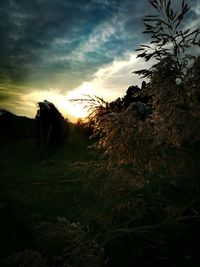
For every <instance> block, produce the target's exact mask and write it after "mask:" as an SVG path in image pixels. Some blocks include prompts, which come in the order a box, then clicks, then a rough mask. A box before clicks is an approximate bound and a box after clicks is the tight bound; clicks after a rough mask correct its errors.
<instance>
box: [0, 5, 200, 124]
mask: <svg viewBox="0 0 200 267" xmlns="http://www.w3.org/2000/svg"><path fill="white" fill-rule="evenodd" d="M172 3H173V4H174V5H175V6H177V5H178V4H181V1H180V0H172ZM187 3H188V4H189V5H190V7H191V9H190V11H189V12H188V14H187V18H186V23H187V26H188V25H189V26H191V27H192V26H196V25H198V24H199V23H200V2H199V0H188V1H187ZM152 12H153V10H152V7H151V6H150V4H149V3H148V0H140V1H136V0H0V20H1V23H0V108H4V109H7V110H9V111H11V112H13V113H15V114H17V115H23V116H28V117H35V115H36V111H37V102H39V101H43V100H44V99H46V100H48V101H50V102H53V103H54V104H55V105H56V107H57V108H58V109H59V110H60V111H61V112H62V114H63V115H64V116H65V117H68V118H69V119H70V120H72V121H75V120H76V118H79V117H83V116H86V115H87V111H86V110H84V109H83V108H82V107H80V106H77V104H76V105H75V103H72V102H71V101H70V99H74V98H82V96H83V95H84V94H87V95H91V96H93V95H98V96H100V97H103V98H104V99H105V100H107V101H112V100H115V99H116V98H117V97H120V96H123V95H124V94H125V92H126V90H127V88H128V87H129V86H131V85H136V84H137V85H139V86H140V84H141V82H142V81H141V79H140V77H139V76H137V75H135V74H133V73H132V72H133V71H135V70H138V69H140V68H143V67H148V66H150V65H149V64H150V63H145V62H143V61H141V59H138V58H137V53H136V52H135V49H136V48H138V47H139V45H140V44H144V43H148V41H149V39H148V38H149V37H148V36H146V35H144V34H142V31H143V30H144V25H143V22H142V19H143V18H144V16H145V15H149V14H152Z"/></svg>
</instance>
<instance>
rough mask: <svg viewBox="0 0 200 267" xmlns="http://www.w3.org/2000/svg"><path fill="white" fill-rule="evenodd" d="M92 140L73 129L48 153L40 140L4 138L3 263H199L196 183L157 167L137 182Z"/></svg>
mask: <svg viewBox="0 0 200 267" xmlns="http://www.w3.org/2000/svg"><path fill="white" fill-rule="evenodd" d="M90 144H91V141H90V140H89V139H87V138H86V137H84V136H83V135H80V134H79V133H77V132H75V131H74V130H73V132H71V134H70V137H69V138H68V139H67V140H66V141H65V143H64V144H63V145H62V147H61V148H60V149H58V150H57V151H56V152H55V153H53V154H52V155H51V156H50V157H48V158H47V159H41V158H40V153H39V150H38V146H37V142H36V140H35V139H26V140H23V141H19V142H13V143H8V144H4V145H2V147H1V150H0V167H1V168H0V177H1V179H0V191H1V192H0V239H1V240H0V244H1V248H0V257H1V261H0V266H5V267H6V266H20V267H21V266H27V267H28V266H35V267H43V266H45V267H49V266H51V267H53V266H59V267H64V266H70V267H71V266H72V267H78V266H88V267H93V266H94V267H96V266H104V265H105V264H106V266H119V267H122V266H127V267H128V266H132V264H136V266H137V265H138V264H140V266H161V265H162V266H174V267H175V266H199V265H198V264H199V253H198V251H199V238H198V237H199V235H200V233H199V230H198V229H199V227H198V225H199V219H198V218H199V215H198V210H199V189H198V187H196V186H194V185H193V183H190V181H187V177H186V180H185V181H184V180H183V177H173V176H170V177H169V176H168V177H167V176H166V174H165V173H164V172H162V171H161V170H160V171H159V172H157V173H154V175H153V176H152V177H151V176H149V175H148V177H146V180H149V181H150V182H147V183H146V185H145V186H142V187H141V188H140V186H137V189H135V184H137V183H139V182H138V181H139V180H137V179H136V178H134V175H133V173H132V174H130V170H129V166H125V168H124V170H122V169H116V170H117V171H116V170H115V169H112V168H111V169H110V170H109V171H108V170H106V168H104V167H103V168H102V166H104V165H101V163H102V162H103V161H102V160H99V155H98V154H97V152H94V151H92V150H90V149H88V146H89V145H90ZM102 164H103V163H102ZM124 171H125V172H124ZM130 175H131V176H130ZM91 255H92V256H91Z"/></svg>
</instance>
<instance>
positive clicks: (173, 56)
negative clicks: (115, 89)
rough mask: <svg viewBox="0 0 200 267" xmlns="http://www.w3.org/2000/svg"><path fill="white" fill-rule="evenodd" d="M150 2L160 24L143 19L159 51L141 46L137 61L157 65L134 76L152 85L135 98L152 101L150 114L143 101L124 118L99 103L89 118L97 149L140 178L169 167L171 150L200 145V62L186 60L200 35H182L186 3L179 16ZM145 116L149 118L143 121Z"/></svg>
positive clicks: (185, 32) (151, 18)
mask: <svg viewBox="0 0 200 267" xmlns="http://www.w3.org/2000/svg"><path fill="white" fill-rule="evenodd" d="M149 2H150V4H151V5H152V6H153V7H154V8H155V9H156V11H158V12H159V13H160V15H162V18H158V17H157V16H147V18H146V19H145V26H146V27H147V28H148V30H147V31H145V33H151V39H152V42H151V43H152V44H153V45H155V44H156V46H155V47H154V50H155V51H153V52H152V51H151V50H150V46H142V48H141V49H142V50H144V49H145V52H144V53H141V54H139V56H140V57H144V58H145V59H146V60H149V59H150V58H152V57H155V58H156V59H157V60H158V62H157V63H156V64H155V65H153V66H152V67H151V68H150V69H149V70H144V71H143V70H142V71H138V72H136V73H138V74H142V75H144V76H145V77H150V82H149V83H148V85H147V86H145V88H144V89H143V90H141V91H140V92H138V93H137V94H138V95H143V96H146V97H151V99H152V113H147V112H146V111H145V110H147V105H146V104H145V103H143V102H141V100H140V101H138V102H137V103H133V104H132V105H130V106H129V107H128V108H126V109H122V111H121V112H116V111H115V110H110V105H109V103H106V102H105V101H101V103H100V104H99V105H97V104H98V103H96V106H95V105H93V111H92V113H91V114H90V116H89V121H90V122H91V121H93V124H94V135H96V136H99V137H100V138H99V142H98V143H97V147H98V148H101V149H103V151H104V154H105V155H106V156H109V159H110V162H116V163H118V164H121V163H131V164H133V165H134V166H135V167H136V168H138V170H140V172H141V170H143V171H144V170H145V169H146V170H153V169H155V168H158V166H159V165H165V166H167V153H168V150H170V149H172V148H176V149H177V150H178V149H184V148H185V145H186V144H187V145H186V146H187V148H188V144H189V146H190V145H191V144H194V143H195V142H197V141H198V140H200V136H199V133H200V123H199V121H200V118H199V100H200V98H199V92H200V75H199V62H200V58H199V57H197V58H195V57H193V63H191V62H189V59H190V58H191V57H188V54H187V48H189V47H190V46H191V45H193V44H194V45H196V44H199V43H198V40H197V38H198V36H199V30H191V31H190V30H182V29H180V27H181V22H182V19H183V17H184V15H185V14H186V13H187V11H188V10H189V7H188V5H187V4H185V3H184V2H183V3H182V9H181V12H180V13H177V12H175V11H174V10H173V9H172V7H171V2H170V1H168V0H166V1H149ZM148 23H150V24H151V25H150V24H148ZM154 24H155V25H154ZM166 47H167V48H166ZM189 63H190V64H189ZM194 73H195V74H194ZM185 74H187V75H185ZM180 78H181V79H180ZM177 81H178V82H177ZM99 99H100V98H99ZM99 99H98V100H99ZM94 102H95V100H94ZM144 112H146V114H147V116H146V117H145V118H144V119H141V118H142V116H141V115H142V114H143V113H144ZM183 129H184V131H183Z"/></svg>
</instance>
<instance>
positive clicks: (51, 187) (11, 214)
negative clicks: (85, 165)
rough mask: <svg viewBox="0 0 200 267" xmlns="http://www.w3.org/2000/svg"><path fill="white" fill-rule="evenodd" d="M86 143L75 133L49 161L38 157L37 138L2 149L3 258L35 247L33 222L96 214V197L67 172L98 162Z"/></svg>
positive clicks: (0, 217) (0, 208)
mask: <svg viewBox="0 0 200 267" xmlns="http://www.w3.org/2000/svg"><path fill="white" fill-rule="evenodd" d="M88 145H89V141H88V140H87V139H85V138H84V137H81V136H79V135H78V134H77V133H73V134H72V135H71V137H70V138H69V139H68V140H67V141H66V142H65V143H64V144H63V146H62V147H61V148H60V149H59V150H58V151H56V152H55V153H54V154H53V155H51V156H50V157H49V158H48V159H46V160H40V159H39V151H38V147H37V143H36V140H34V139H30V140H24V141H21V142H16V143H9V144H5V145H3V146H2V147H1V150H0V177H1V178H0V236H1V240H0V244H1V249H0V256H1V258H5V257H7V256H8V255H10V254H11V253H14V252H16V251H20V250H21V249H24V248H27V247H30V246H31V242H32V241H31V233H30V232H29V224H30V220H32V219H30V218H32V217H33V218H34V217H41V218H43V219H44V218H45V219H46V220H51V219H52V220H53V219H55V218H56V217H66V218H67V219H69V220H70V221H72V222H73V221H75V222H77V221H80V222H81V221H82V222H83V221H84V218H85V216H86V214H88V213H90V212H92V210H93V209H94V208H95V200H94V198H93V194H92V193H91V194H89V193H88V191H87V192H85V190H84V189H83V187H81V186H80V185H79V183H78V181H79V179H80V177H75V176H74V175H70V173H69V172H67V169H68V166H69V164H71V163H73V162H85V161H88V160H91V159H92V160H93V159H94V154H91V153H90V152H89V151H88V149H87V146H88ZM67 173H68V174H67ZM31 223H32V222H31Z"/></svg>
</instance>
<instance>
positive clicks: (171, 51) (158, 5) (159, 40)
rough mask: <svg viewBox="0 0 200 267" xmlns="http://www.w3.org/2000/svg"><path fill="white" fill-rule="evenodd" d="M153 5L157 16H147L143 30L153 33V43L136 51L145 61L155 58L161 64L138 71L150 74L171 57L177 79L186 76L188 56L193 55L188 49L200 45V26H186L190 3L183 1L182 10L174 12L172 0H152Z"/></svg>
mask: <svg viewBox="0 0 200 267" xmlns="http://www.w3.org/2000/svg"><path fill="white" fill-rule="evenodd" d="M149 3H150V4H151V6H152V7H153V8H154V9H155V10H156V12H157V13H158V15H153V16H152V15H150V16H145V19H144V25H145V30H144V32H143V33H145V34H150V36H151V42H150V45H141V46H140V47H141V48H139V49H137V51H140V52H141V53H140V54H139V55H138V57H141V58H145V60H146V61H148V60H150V59H151V58H155V59H156V60H157V61H158V63H157V64H155V65H153V66H152V67H151V69H150V70H146V69H144V70H139V71H135V73H137V74H142V75H143V77H151V75H152V73H153V72H154V71H156V70H157V69H158V67H159V62H161V61H162V62H163V60H164V59H169V60H170V68H171V71H173V72H175V75H176V78H179V79H181V80H182V79H184V77H185V76H186V72H187V69H188V66H189V63H190V61H189V59H191V58H193V56H191V55H190V54H188V53H187V51H188V48H190V47H192V46H194V45H198V46H199V44H200V43H199V42H200V36H199V34H200V29H198V28H197V29H190V28H185V27H183V25H182V23H183V18H184V16H185V15H186V13H187V12H188V11H189V9H190V8H189V6H188V4H186V3H185V2H184V0H183V1H182V5H181V11H180V12H178V11H175V10H174V9H173V7H172V5H171V0H164V1H163V0H149Z"/></svg>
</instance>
